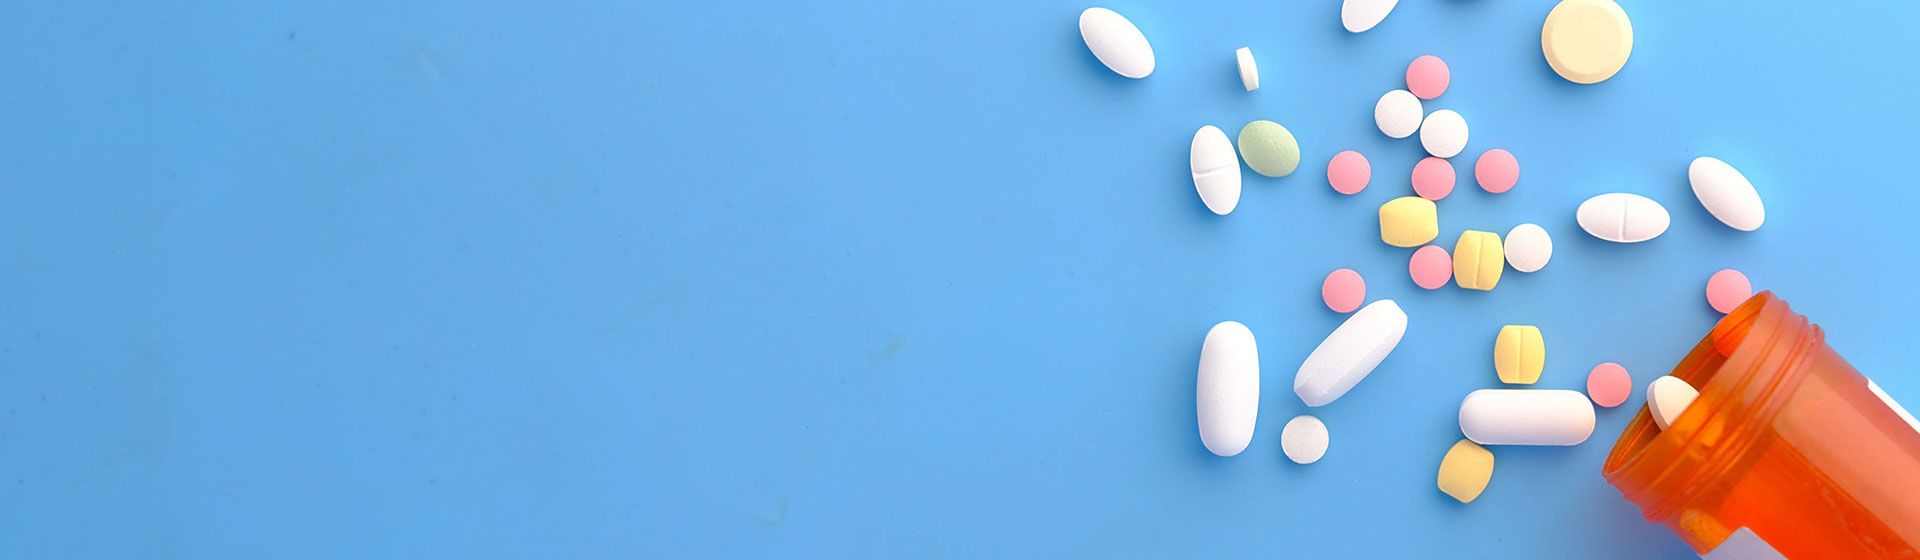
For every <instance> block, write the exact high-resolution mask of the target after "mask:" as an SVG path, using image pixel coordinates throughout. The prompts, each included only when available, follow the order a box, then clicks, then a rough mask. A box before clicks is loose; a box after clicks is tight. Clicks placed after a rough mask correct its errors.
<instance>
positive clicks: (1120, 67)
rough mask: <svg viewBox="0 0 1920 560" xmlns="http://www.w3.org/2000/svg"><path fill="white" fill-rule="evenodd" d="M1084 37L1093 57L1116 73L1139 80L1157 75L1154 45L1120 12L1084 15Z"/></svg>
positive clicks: (1094, 10)
mask: <svg viewBox="0 0 1920 560" xmlns="http://www.w3.org/2000/svg"><path fill="white" fill-rule="evenodd" d="M1080 38H1081V39H1083V40H1085V41H1086V42H1087V50H1090V51H1093V57H1094V58H1098V59H1100V63H1101V64H1105V65H1107V68H1108V69H1110V70H1113V71H1114V73H1116V74H1119V75H1122V76H1126V77H1129V78H1135V79H1138V78H1145V77H1147V75H1148V74H1152V73H1153V45H1150V44H1147V36H1146V35H1145V34H1142V33H1140V28H1139V27H1134V25H1133V22H1132V21H1129V20H1127V16H1123V15H1120V13H1119V12H1115V11H1113V10H1109V9H1106V8H1087V9H1086V11H1083V12H1080Z"/></svg>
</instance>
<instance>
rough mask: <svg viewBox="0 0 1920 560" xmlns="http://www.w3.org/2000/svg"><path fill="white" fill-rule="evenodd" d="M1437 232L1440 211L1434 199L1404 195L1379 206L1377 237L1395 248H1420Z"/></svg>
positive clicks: (1437, 233)
mask: <svg viewBox="0 0 1920 560" xmlns="http://www.w3.org/2000/svg"><path fill="white" fill-rule="evenodd" d="M1438 235H1440V211H1439V209H1438V208H1436V207H1435V206H1434V205H1433V201H1431V200H1427V199H1424V198H1420V197H1417V196H1403V197H1400V198H1396V199H1393V200H1389V201H1387V203H1386V204H1382V205H1380V240H1381V241H1385V242H1387V244H1388V245H1392V246H1395V247H1419V246H1421V245H1425V244H1426V243H1427V242H1428V241H1433V238H1434V237H1435V236H1438Z"/></svg>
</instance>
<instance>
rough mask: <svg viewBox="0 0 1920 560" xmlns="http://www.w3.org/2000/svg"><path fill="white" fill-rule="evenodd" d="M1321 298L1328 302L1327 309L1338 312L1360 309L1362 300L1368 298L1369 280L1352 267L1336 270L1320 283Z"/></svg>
mask: <svg viewBox="0 0 1920 560" xmlns="http://www.w3.org/2000/svg"><path fill="white" fill-rule="evenodd" d="M1320 299H1321V300H1323V301H1325V302H1327V309H1332V310H1334V311H1335V312H1338V313H1347V312H1350V311H1353V310H1355V309H1359V308H1360V302H1361V301H1363V300H1365V299H1367V281H1366V280H1362V279H1360V273H1358V272H1354V271H1353V269H1351V268H1342V269H1340V270H1335V271H1333V272H1332V273H1330V274H1327V280H1326V281H1325V282H1321V283H1320Z"/></svg>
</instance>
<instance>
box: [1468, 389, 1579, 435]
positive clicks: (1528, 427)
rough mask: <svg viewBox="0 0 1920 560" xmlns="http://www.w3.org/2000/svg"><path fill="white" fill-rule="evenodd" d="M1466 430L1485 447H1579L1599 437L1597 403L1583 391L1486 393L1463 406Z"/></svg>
mask: <svg viewBox="0 0 1920 560" xmlns="http://www.w3.org/2000/svg"><path fill="white" fill-rule="evenodd" d="M1460 431H1461V432H1462V433H1465V434H1467V439H1470V440H1473V442H1474V443H1478V444H1480V445H1577V444H1579V443H1580V442H1583V441H1587V436H1591V435H1593V403H1591V402H1588V401H1587V396H1586V395H1582V394H1580V393H1579V392H1578V391H1565V390H1558V389H1481V390H1478V391H1474V392H1472V393H1468V394H1467V398H1466V399H1463V400H1461V401H1460Z"/></svg>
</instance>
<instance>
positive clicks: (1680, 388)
mask: <svg viewBox="0 0 1920 560" xmlns="http://www.w3.org/2000/svg"><path fill="white" fill-rule="evenodd" d="M1699 396H1700V391H1698V390H1695V389H1694V388H1693V386H1692V385H1688V384H1687V382H1686V381H1684V380H1682V379H1680V378H1678V377H1674V376H1671V375H1662V376H1660V378H1659V379H1655V380H1653V382H1652V383H1648V384H1647V412H1648V413H1650V414H1652V416H1653V423H1654V425H1657V426H1660V429H1662V430H1665V429H1667V426H1672V425H1673V421H1674V420H1677V419H1679V418H1680V413H1682V412H1686V411H1687V407H1688V406H1690V405H1692V404H1693V399H1695V398H1698V397H1699Z"/></svg>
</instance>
